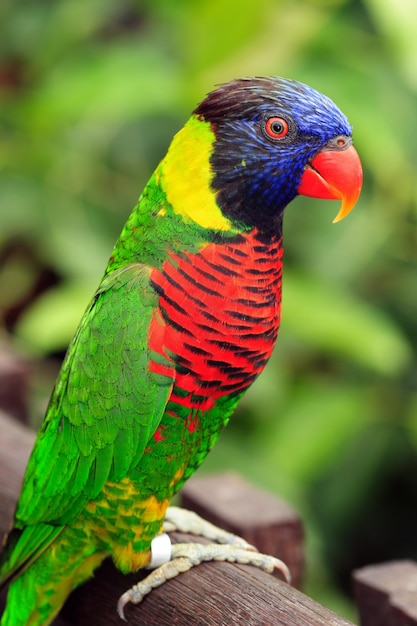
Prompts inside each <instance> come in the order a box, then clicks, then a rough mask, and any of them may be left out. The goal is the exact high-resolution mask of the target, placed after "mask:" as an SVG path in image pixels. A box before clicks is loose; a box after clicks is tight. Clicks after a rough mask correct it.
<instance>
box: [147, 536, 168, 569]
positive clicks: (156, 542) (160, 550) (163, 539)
mask: <svg viewBox="0 0 417 626" xmlns="http://www.w3.org/2000/svg"><path fill="white" fill-rule="evenodd" d="M151 552H152V559H151V562H150V564H149V566H148V569H155V568H157V567H159V566H160V565H163V564H164V563H168V562H169V561H170V560H171V539H170V538H169V535H167V533H161V534H160V535H157V536H156V537H154V539H152V543H151Z"/></svg>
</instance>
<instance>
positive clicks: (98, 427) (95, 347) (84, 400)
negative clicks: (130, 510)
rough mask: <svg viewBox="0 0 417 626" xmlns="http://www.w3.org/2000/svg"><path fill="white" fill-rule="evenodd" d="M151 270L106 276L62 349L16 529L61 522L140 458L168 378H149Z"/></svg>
mask: <svg viewBox="0 0 417 626" xmlns="http://www.w3.org/2000/svg"><path fill="white" fill-rule="evenodd" d="M149 274H150V270H149V268H148V267H147V266H144V265H141V264H135V265H130V266H128V267H125V268H123V269H121V270H118V271H116V272H114V273H113V274H111V275H110V276H108V277H107V278H106V279H105V280H104V281H103V283H102V284H101V286H100V288H99V290H98V291H97V293H96V295H95V297H94V299H93V301H92V303H91V305H90V307H89V308H88V309H87V311H86V313H85V315H84V317H83V319H82V322H81V324H80V327H79V329H78V331H77V334H76V335H75V337H74V340H73V342H72V344H71V346H70V348H69V351H68V354H67V357H66V359H65V361H64V364H63V367H62V370H61V375H60V377H59V379H58V382H57V384H56V387H55V389H54V392H53V395H52V398H51V403H50V405H49V408H48V412H47V414H46V417H45V420H44V422H43V425H42V428H41V430H40V432H39V435H38V438H37V440H36V443H35V447H34V449H33V452H32V456H31V458H30V461H29V465H28V468H27V470H26V475H25V479H24V483H23V488H22V493H21V496H20V499H19V502H18V505H17V511H16V521H15V525H16V526H17V527H20V528H21V527H24V526H26V525H33V524H36V523H39V522H47V523H48V522H50V523H53V524H65V523H68V522H70V521H71V520H72V519H74V518H75V517H76V516H77V514H78V513H79V512H80V510H81V509H82V508H83V506H84V505H85V504H86V503H87V502H88V501H89V500H91V499H93V498H95V497H96V496H97V495H98V494H99V492H100V490H101V489H102V487H103V485H104V483H105V482H106V481H107V480H112V481H118V480H120V479H121V478H123V476H125V475H126V474H127V473H128V471H129V469H130V468H131V467H134V466H135V465H136V464H137V462H138V461H139V459H140V458H141V456H142V454H143V451H144V449H145V446H146V444H147V442H148V440H149V438H150V437H151V436H152V434H153V433H154V431H155V430H156V428H157V426H158V424H159V422H160V420H161V418H162V415H163V413H164V409H165V406H166V403H167V401H168V398H169V395H170V392H171V389H172V384H173V379H174V370H173V368H172V366H170V368H171V371H172V377H170V376H169V375H166V376H165V375H164V376H162V375H157V374H152V373H151V372H150V371H149V369H148V364H149V350H148V341H149V326H150V322H151V319H152V316H153V315H154V313H155V309H156V307H157V297H158V296H157V294H156V293H155V292H154V291H153V289H152V288H151V286H150V284H149Z"/></svg>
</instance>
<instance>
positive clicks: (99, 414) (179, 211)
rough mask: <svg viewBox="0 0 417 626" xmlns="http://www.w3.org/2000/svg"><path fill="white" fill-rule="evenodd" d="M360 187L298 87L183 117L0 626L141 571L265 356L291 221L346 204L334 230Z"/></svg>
mask: <svg viewBox="0 0 417 626" xmlns="http://www.w3.org/2000/svg"><path fill="white" fill-rule="evenodd" d="M361 184H362V170H361V166H360V161H359V157H358V155H357V152H356V151H355V149H354V148H353V146H352V137H351V127H350V125H349V123H348V121H347V119H346V117H345V116H344V115H343V114H342V113H341V112H340V110H339V109H338V108H337V107H336V106H335V104H334V103H333V102H332V101H331V100H329V99H328V98H327V97H325V96H323V95H322V94H320V93H318V92H317V91H315V90H314V89H312V88H310V87H308V86H306V85H303V84H301V83H298V82H295V81H291V80H285V79H281V78H253V79H241V80H235V81H232V82H230V83H227V84H225V85H223V86H220V87H219V88H217V89H216V90H215V91H213V92H212V93H210V94H209V95H208V96H207V98H206V99H205V100H204V101H203V102H202V103H201V104H200V105H199V106H198V107H197V108H196V109H195V110H194V112H193V114H192V115H191V117H190V119H189V120H188V121H187V123H186V124H185V126H184V127H183V128H182V130H180V131H179V132H178V134H177V135H176V136H175V137H174V139H173V141H172V143H171V145H170V147H169V150H168V152H167V155H166V156H165V158H164V159H163V160H162V161H161V163H160V164H159V165H158V167H157V168H156V170H155V172H154V174H153V175H152V176H151V178H150V180H149V182H148V184H147V185H146V187H145V189H144V191H143V193H142V195H141V197H140V198H139V201H138V203H137V205H136V206H135V208H134V209H133V212H132V213H131V215H130V217H129V219H128V221H127V223H126V225H125V227H124V228H123V231H122V233H121V235H120V238H119V240H118V241H117V243H116V245H115V247H114V250H113V253H112V255H111V257H110V260H109V263H108V266H107V268H106V271H105V274H104V278H103V280H102V281H101V283H100V285H99V287H98V289H97V291H96V293H95V295H94V296H93V299H92V301H91V302H90V304H89V306H88V308H87V310H86V312H85V314H84V317H83V319H82V321H81V324H80V326H79V328H78V330H77V332H76V334H75V337H74V339H73V341H72V343H71V345H70V347H69V350H68V353H67V356H66V358H65V360H64V363H63V365H62V369H61V373H60V375H59V377H58V380H57V382H56V385H55V388H54V391H53V393H52V398H51V401H50V404H49V407H48V410H47V413H46V416H45V419H44V422H43V425H42V427H41V429H40V432H39V435H38V438H37V440H36V443H35V446H34V449H33V452H32V455H31V458H30V460H29V464H28V467H27V470H26V474H25V478H24V482H23V487H22V492H21V495H20V499H19V501H18V504H17V509H16V514H15V521H14V529H13V530H12V532H11V533H10V535H9V537H8V540H7V543H6V547H5V550H4V554H3V560H2V564H1V569H0V574H1V577H2V579H3V580H6V581H7V580H9V579H11V584H10V588H9V592H8V600H7V606H6V609H5V612H4V614H3V618H2V621H1V624H2V625H3V626H6V625H10V626H19V625H23V624H25V625H28V624H31V625H32V626H34V625H38V624H39V625H40V624H42V625H45V624H49V623H50V622H51V621H52V619H53V617H54V616H55V615H56V614H57V613H58V611H59V609H60V607H61V606H62V604H63V602H64V601H65V598H66V597H67V596H68V594H69V593H70V592H71V590H72V589H73V588H74V587H76V586H77V585H79V584H80V583H82V582H83V581H84V580H86V579H87V578H88V577H90V576H91V574H92V572H93V570H94V569H95V568H96V567H97V566H98V565H99V564H100V563H101V561H102V560H103V559H104V558H105V557H107V556H111V557H112V558H113V560H114V563H115V564H116V566H117V567H118V568H120V570H122V571H123V572H131V571H134V570H138V569H139V568H143V567H146V566H147V565H148V564H149V563H150V560H151V541H152V540H153V539H154V537H155V536H156V535H158V534H159V533H161V530H162V528H163V521H164V516H165V514H166V511H167V507H168V505H169V502H170V500H171V498H172V496H173V495H174V494H175V492H176V491H177V490H178V489H179V488H180V487H181V485H183V483H184V481H185V480H187V478H188V477H189V476H190V475H191V474H192V473H193V472H194V470H195V469H196V468H197V467H198V466H199V465H200V463H201V462H202V461H203V459H204V458H205V456H206V455H207V453H208V452H209V450H210V449H211V447H212V446H213V444H214V443H215V441H216V439H217V437H218V436H219V433H220V432H221V430H222V429H223V427H224V426H225V424H226V423H227V422H228V420H229V417H230V415H231V414H232V412H233V410H234V409H235V407H236V405H237V403H238V401H239V400H240V398H241V397H242V395H243V394H244V392H245V391H246V389H247V388H248V387H249V386H250V385H251V383H252V382H253V381H254V380H255V378H256V377H257V376H258V375H259V373H260V372H261V371H262V370H263V368H264V366H265V364H266V363H267V361H268V359H269V357H270V355H271V352H272V349H273V347H274V344H275V340H276V338H277V333H278V327H279V321H280V310H281V275H282V256H283V243H282V219H283V212H284V209H285V207H286V206H287V204H288V203H289V202H291V200H293V199H294V198H295V196H296V195H297V194H304V195H307V196H313V197H317V198H329V199H340V200H341V201H342V206H341V209H340V211H339V213H338V215H337V217H336V219H335V221H337V220H339V219H341V218H343V217H344V216H345V215H346V214H347V213H348V212H349V211H350V210H351V208H352V207H353V205H354V204H355V202H356V200H357V199H358V196H359V193H360V189H361ZM190 545H191V546H192V545H193V544H190Z"/></svg>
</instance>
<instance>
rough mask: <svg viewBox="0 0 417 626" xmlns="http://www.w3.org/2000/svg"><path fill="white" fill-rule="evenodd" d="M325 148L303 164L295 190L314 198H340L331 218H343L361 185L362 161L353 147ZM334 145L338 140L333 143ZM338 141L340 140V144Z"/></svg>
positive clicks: (353, 202) (336, 220) (351, 207)
mask: <svg viewBox="0 0 417 626" xmlns="http://www.w3.org/2000/svg"><path fill="white" fill-rule="evenodd" d="M334 145H335V142H334V141H332V148H331V149H328V148H326V147H325V148H324V149H323V150H321V151H320V152H318V153H317V154H316V155H315V156H314V157H313V158H312V160H311V161H310V162H309V163H308V164H307V165H306V167H305V169H304V172H303V174H302V176H301V181H300V184H299V187H298V193H299V194H301V195H304V196H310V197H313V198H325V199H329V200H341V201H342V206H341V207H340V210H339V213H338V214H337V215H336V217H335V218H334V220H333V222H339V221H340V220H342V219H343V218H344V217H346V215H348V213H350V211H351V210H352V209H353V207H354V206H355V204H356V202H357V200H358V198H359V195H360V193H361V189H362V179H363V174H362V165H361V162H360V159H359V156H358V153H357V152H356V150H355V148H354V147H353V146H352V144H351V143H350V144H349V145H348V147H347V148H346V147H344V146H343V147H341V148H340V149H338V148H337V147H333V146H334ZM336 145H337V144H336ZM339 145H341V144H339Z"/></svg>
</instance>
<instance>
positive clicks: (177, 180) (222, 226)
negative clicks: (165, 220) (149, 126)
mask: <svg viewBox="0 0 417 626" xmlns="http://www.w3.org/2000/svg"><path fill="white" fill-rule="evenodd" d="M214 139H215V136H214V133H213V131H212V130H211V127H210V124H209V123H207V122H204V121H202V120H200V119H198V117H197V116H192V117H191V118H190V119H189V120H188V122H187V123H186V124H185V126H184V127H183V128H182V129H181V130H180V131H179V132H178V133H177V134H176V135H175V137H174V139H173V140H172V143H171V145H170V147H169V149H168V152H167V154H166V156H165V158H164V159H163V160H162V161H161V163H160V164H159V166H158V169H157V172H156V176H157V180H158V179H159V181H160V183H161V186H162V189H163V190H164V192H165V194H166V196H167V200H168V202H169V203H170V204H171V206H172V208H173V210H174V211H175V213H178V214H179V215H181V216H182V217H183V218H184V219H185V220H187V221H189V220H192V221H194V222H196V223H197V224H199V225H200V226H202V227H203V228H209V229H213V230H223V231H226V230H228V231H230V230H233V227H232V224H231V222H230V220H228V219H227V218H226V217H224V215H223V214H222V212H221V211H220V208H219V206H218V205H217V202H216V196H215V194H214V192H213V191H212V190H211V187H210V183H211V180H212V178H213V173H212V171H211V167H210V155H211V153H212V149H213V142H214Z"/></svg>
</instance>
